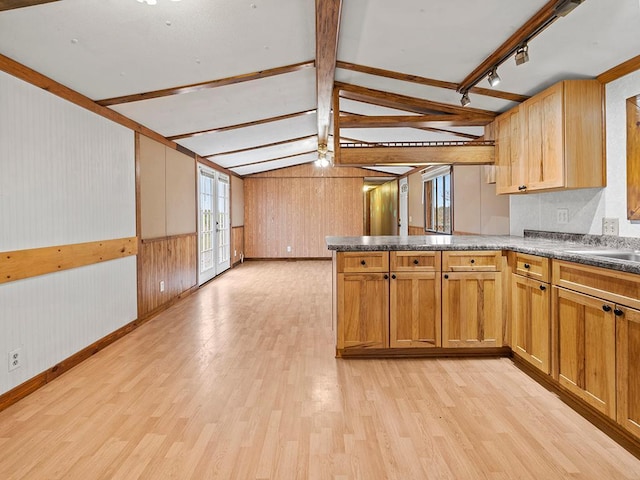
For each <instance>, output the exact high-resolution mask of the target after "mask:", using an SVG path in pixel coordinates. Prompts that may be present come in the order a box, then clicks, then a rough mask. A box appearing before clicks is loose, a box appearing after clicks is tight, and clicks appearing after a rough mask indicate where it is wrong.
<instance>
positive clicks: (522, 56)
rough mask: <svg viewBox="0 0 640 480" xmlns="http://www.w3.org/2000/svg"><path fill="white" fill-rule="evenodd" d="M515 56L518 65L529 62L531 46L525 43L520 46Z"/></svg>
mask: <svg viewBox="0 0 640 480" xmlns="http://www.w3.org/2000/svg"><path fill="white" fill-rule="evenodd" d="M514 58H515V59H516V65H522V64H523V63H527V62H528V61H529V46H528V45H527V44H526V43H525V44H524V45H521V46H520V47H518V49H517V50H516V55H515V57H514Z"/></svg>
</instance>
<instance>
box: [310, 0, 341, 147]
mask: <svg viewBox="0 0 640 480" xmlns="http://www.w3.org/2000/svg"><path fill="white" fill-rule="evenodd" d="M341 10H342V0H316V93H317V101H318V106H317V109H316V110H317V114H318V144H319V145H320V144H325V145H326V143H327V139H328V137H329V125H330V122H331V101H332V94H333V81H334V78H335V70H336V57H337V52H338V30H339V29H340V12H341Z"/></svg>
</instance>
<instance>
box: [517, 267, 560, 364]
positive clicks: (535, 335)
mask: <svg viewBox="0 0 640 480" xmlns="http://www.w3.org/2000/svg"><path fill="white" fill-rule="evenodd" d="M511 277H512V283H511V285H512V288H511V295H512V302H513V303H512V314H511V320H512V322H513V323H512V344H511V345H512V348H513V350H514V352H515V353H517V354H518V355H519V356H520V357H522V358H523V359H525V360H526V361H527V362H529V363H530V364H531V365H533V366H535V367H536V368H538V369H540V370H542V371H543V372H544V373H546V374H549V373H550V362H549V360H550V357H549V341H550V340H549V333H550V331H551V322H550V315H551V310H550V307H551V293H550V289H549V284H547V283H543V282H538V281H537V280H532V279H529V278H525V277H522V276H520V275H516V274H513V275H511Z"/></svg>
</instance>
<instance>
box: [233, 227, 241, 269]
mask: <svg viewBox="0 0 640 480" xmlns="http://www.w3.org/2000/svg"><path fill="white" fill-rule="evenodd" d="M243 259H244V225H241V226H239V227H231V265H232V266H233V265H236V264H238V263H240V262H241V261H242V260H243Z"/></svg>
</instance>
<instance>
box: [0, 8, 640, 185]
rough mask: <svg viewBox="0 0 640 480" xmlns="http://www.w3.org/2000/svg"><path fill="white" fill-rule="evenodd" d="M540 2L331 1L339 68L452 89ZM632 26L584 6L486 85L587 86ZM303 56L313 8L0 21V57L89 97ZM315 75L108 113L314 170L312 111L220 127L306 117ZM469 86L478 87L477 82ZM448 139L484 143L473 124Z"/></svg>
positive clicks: (626, 42) (249, 166)
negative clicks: (523, 60) (570, 82)
mask: <svg viewBox="0 0 640 480" xmlns="http://www.w3.org/2000/svg"><path fill="white" fill-rule="evenodd" d="M546 3H547V0H518V1H513V0H485V1H482V2H479V1H477V0H450V1H446V2H445V1H442V0H401V1H394V2H391V1H389V0H343V7H342V19H341V24H340V34H339V40H338V60H339V61H343V62H350V63H355V64H360V65H365V66H369V67H376V68H381V69H386V70H391V71H395V72H399V73H402V74H412V75H418V76H423V77H427V78H432V79H437V80H443V81H448V82H454V83H459V82H461V81H462V80H463V79H464V78H465V77H466V76H467V75H468V74H469V73H470V72H471V71H472V70H474V68H475V67H476V66H477V65H479V64H480V63H481V62H482V61H483V60H484V59H485V58H486V57H487V56H489V55H490V54H491V53H492V52H493V51H494V50H495V49H496V48H497V47H499V46H500V45H501V44H502V43H503V42H504V41H505V40H506V39H507V38H508V37H509V36H510V35H511V34H513V33H514V32H515V31H516V30H517V29H518V28H519V27H520V26H521V25H523V24H524V23H525V22H526V21H527V20H528V19H529V18H530V17H532V16H533V15H534V14H535V13H536V12H537V11H538V10H540V8H542V7H543V6H544V5H545V4H546ZM638 25H640V5H639V2H638V0H585V1H584V3H583V4H582V5H580V6H578V7H577V8H576V9H575V10H574V11H573V12H571V13H570V14H569V15H568V16H566V17H564V18H560V19H558V20H557V21H556V22H555V23H553V24H552V25H551V26H550V27H549V28H547V29H546V30H545V31H543V32H542V33H541V34H540V35H538V36H537V37H536V38H534V39H533V40H532V41H531V42H530V44H529V55H530V58H531V61H530V62H529V63H527V64H524V65H521V66H518V67H516V65H515V62H513V60H512V59H508V60H507V61H506V62H505V63H504V64H503V65H502V66H501V67H500V69H499V73H500V76H501V77H502V83H501V84H500V85H499V87H497V88H498V89H499V90H501V91H506V92H511V93H518V94H523V95H532V94H534V93H536V92H538V91H540V90H542V89H543V88H545V87H546V86H548V85H550V84H552V83H555V82H556V81H558V80H560V79H564V78H584V77H595V76H597V75H599V74H600V73H602V72H604V71H606V70H608V69H610V68H611V67H614V66H616V65H618V64H620V63H622V62H624V61H626V60H628V59H630V58H632V57H635V56H636V55H638V54H639V53H640V35H638V27H637V26H638ZM315 51H316V45H315V0H277V1H276V0H247V1H239V0H215V1H214V0H182V1H180V2H173V1H169V0H158V4H157V5H155V6H149V5H146V4H142V3H139V2H137V1H136V0H61V1H58V2H53V3H47V4H43V5H38V6H33V7H26V8H20V9H15V10H9V11H4V12H0V53H2V54H3V55H6V56H8V57H10V58H12V59H14V60H16V61H18V62H20V63H22V64H24V65H26V66H28V67H31V68H33V69H35V70H37V71H38V72H40V73H42V74H44V75H46V76H49V77H51V78H53V79H54V80H56V81H58V82H60V83H62V84H63V85H66V86H68V87H70V88H72V89H73V90H76V91H78V92H80V93H82V94H84V95H86V96H88V97H89V98H91V99H93V100H96V101H97V100H103V99H107V98H112V97H119V96H124V95H132V94H138V93H144V92H150V91H155V90H159V89H167V88H174V87H180V86H185V85H191V84H195V83H201V82H207V81H213V80H218V79H223V78H227V77H233V76H238V75H243V74H249V73H253V72H258V71H262V70H268V69H274V68H278V67H284V66H287V65H294V64H298V63H302V62H309V61H313V60H314V58H315ZM315 78H316V77H315V69H314V68H313V67H309V68H303V69H300V70H298V71H294V72H291V73H286V74H281V75H276V76H270V77H267V78H261V79H257V80H252V81H247V82H242V83H236V84H233V85H227V86H220V87H215V88H209V89H203V90H199V91H196V92H192V93H183V94H178V95H171V96H164V97H160V98H154V99H147V100H141V101H137V102H131V103H121V104H116V105H113V106H112V107H110V108H113V109H114V110H116V111H118V112H120V113H122V114H124V115H125V116H127V117H129V118H131V119H133V120H135V121H137V122H139V123H141V124H143V125H145V126H147V127H149V128H151V129H153V130H155V131H157V132H158V133H160V134H162V135H164V136H167V137H172V136H176V135H184V134H189V133H193V132H201V131H207V130H214V129H222V130H220V131H213V132H210V133H203V134H200V135H197V136H191V137H186V138H181V139H177V140H176V141H177V142H178V143H179V144H181V145H182V146H184V147H186V148H188V149H190V150H192V151H194V152H196V153H197V154H199V155H201V156H210V155H213V156H212V157H210V158H211V160H212V161H214V162H216V163H218V164H220V165H222V166H225V167H228V168H229V169H230V170H232V171H233V172H235V173H237V174H239V175H247V174H251V173H257V172H260V171H265V170H270V169H274V168H282V167H285V166H289V165H296V164H300V163H306V162H311V161H313V160H315V158H316V155H315V154H313V153H310V154H309V153H306V154H305V152H309V151H313V150H315V149H317V139H316V138H315V135H317V124H316V116H315V113H313V112H311V113H307V114H304V115H298V116H295V117H291V118H286V119H283V120H279V121H274V122H269V123H261V124H259V125H252V126H245V127H243V128H232V129H224V127H229V126H236V125H238V124H244V123H249V122H255V121H258V120H265V119H269V118H272V117H278V116H282V115H288V114H293V113H297V112H305V111H309V110H313V109H315V107H316V104H317V101H316V85H315ZM335 78H336V80H338V81H341V82H344V83H349V84H355V85H358V86H362V87H368V88H373V89H377V90H382V91H385V92H391V93H398V94H402V95H407V96H411V97H416V98H419V99H426V100H433V101H437V102H443V103H449V104H452V105H456V106H458V105H459V101H460V94H459V93H457V92H455V91H454V90H448V89H443V88H436V87H428V86H424V85H419V84H417V83H410V82H405V81H399V80H394V79H389V78H384V77H379V76H374V75H369V74H364V73H358V72H353V71H350V70H345V69H342V68H338V69H337V70H336V75H335ZM478 86H479V87H483V88H489V85H488V83H487V82H486V81H484V80H483V81H481V82H480V83H479V84H478ZM471 100H472V105H471V106H472V107H474V108H482V109H486V110H492V111H496V112H500V111H504V110H506V109H508V108H510V107H511V106H512V105H514V103H513V102H510V101H506V100H501V99H498V98H494V97H489V96H481V95H474V94H472V95H471ZM341 110H343V111H345V112H349V113H355V114H360V115H398V114H402V115H408V114H410V113H408V112H405V111H398V110H392V109H389V108H384V107H380V106H375V105H371V104H367V103H361V102H356V101H351V100H342V101H341ZM447 130H450V131H457V132H463V133H467V134H473V135H482V128H481V127H466V128H459V127H458V128H447ZM342 135H343V137H347V138H353V139H357V140H360V141H364V142H381V141H429V140H463V138H461V137H457V136H455V135H453V134H451V133H446V132H440V133H438V132H434V131H425V130H420V129H410V128H396V129H393V128H383V129H349V130H344V131H343V132H342ZM303 137H304V138H305V139H304V140H296V141H292V142H290V143H281V142H286V141H288V140H295V139H300V138H303ZM274 143H279V144H278V145H271V146H269V145H270V144H274ZM252 148H253V150H250V149H252ZM238 150H241V151H240V152H236V153H228V152H235V151H238ZM283 157H286V158H283ZM380 170H384V171H390V172H392V173H403V172H405V171H407V168H406V167H404V168H403V167H396V168H394V169H391V170H389V169H383V168H381V169H380Z"/></svg>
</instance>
